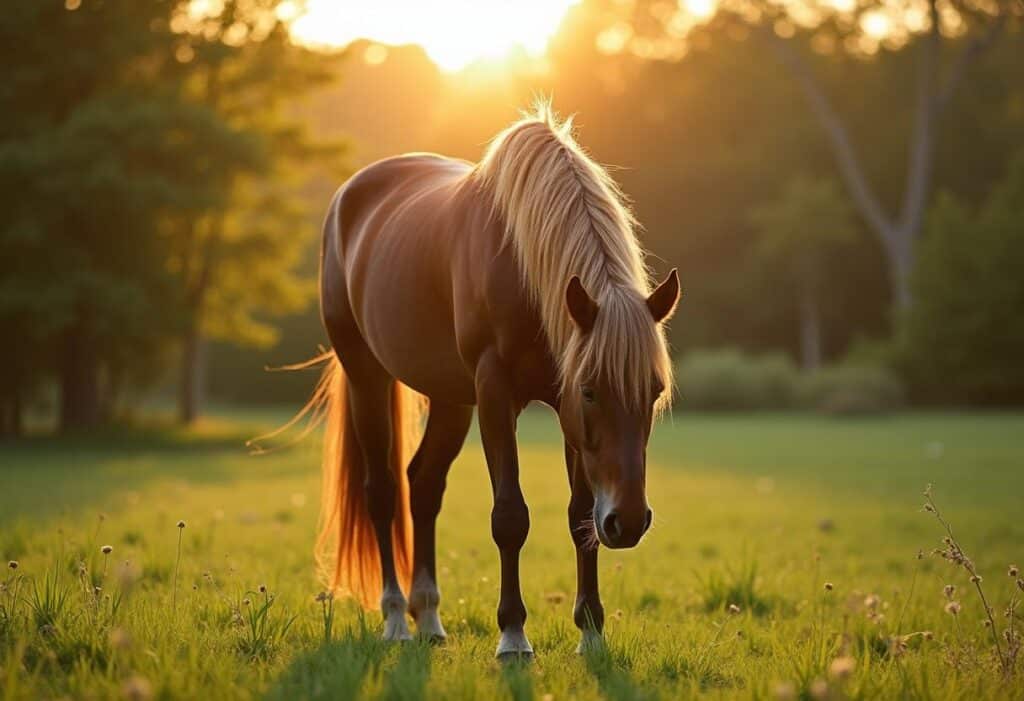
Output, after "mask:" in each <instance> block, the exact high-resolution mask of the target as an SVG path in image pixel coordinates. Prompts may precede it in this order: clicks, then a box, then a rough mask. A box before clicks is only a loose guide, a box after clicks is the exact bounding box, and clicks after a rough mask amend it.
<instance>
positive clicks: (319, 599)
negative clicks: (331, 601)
mask: <svg viewBox="0 0 1024 701" xmlns="http://www.w3.org/2000/svg"><path fill="white" fill-rule="evenodd" d="M316 601H317V603H323V602H325V601H327V592H325V591H322V592H320V593H319V594H317V595H316Z"/></svg>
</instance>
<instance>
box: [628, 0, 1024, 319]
mask: <svg viewBox="0 0 1024 701" xmlns="http://www.w3.org/2000/svg"><path fill="white" fill-rule="evenodd" d="M613 6H614V3H613ZM689 6H690V5H688V4H686V3H683V4H681V5H680V6H679V8H678V9H673V8H671V6H669V5H667V4H666V3H661V2H657V1H655V0H651V1H649V2H646V3H639V4H637V5H635V6H633V7H632V9H631V10H629V12H630V15H629V17H628V19H629V22H630V24H628V25H627V26H626V27H625V28H623V27H622V25H621V22H622V21H623V19H622V17H621V11H620V12H618V13H614V12H613V13H611V14H612V16H616V15H618V16H619V20H618V21H619V24H613V25H612V27H611V28H610V29H609V31H613V32H614V31H618V32H620V33H623V35H624V36H625V37H626V38H625V40H623V41H622V46H623V47H624V48H625V47H628V46H629V40H630V37H631V36H633V35H635V37H637V39H638V40H640V41H643V42H645V43H641V44H640V46H642V47H643V48H644V53H646V54H647V55H649V56H651V57H665V58H675V57H677V56H679V55H680V53H681V51H682V49H681V48H680V46H681V45H682V44H684V42H685V39H686V35H687V34H688V32H689V30H690V28H691V27H693V26H694V24H696V23H698V22H699V21H700V19H699V18H697V17H695V16H694V13H693V12H692V11H691V10H688V9H687V8H688V7H689ZM694 6H700V7H706V5H704V4H697V3H695V4H694ZM712 8H714V6H712ZM1022 16H1024V2H1021V0H992V1H991V2H982V1H981V0H954V1H953V2H949V3H946V4H941V5H940V2H939V0H902V2H899V3H895V4H894V3H887V2H881V1H871V0H869V1H868V2H863V3H854V2H851V3H836V2H826V1H824V0H797V1H796V2H788V3H778V2H774V1H772V0H722V2H720V3H719V4H718V7H717V12H716V14H715V16H714V18H713V20H712V21H716V22H724V23H729V24H734V25H736V26H738V27H740V28H741V29H740V31H747V28H752V31H753V36H754V37H756V38H757V39H758V40H759V41H760V42H762V44H763V45H764V46H765V47H767V48H768V49H769V50H770V51H771V52H772V53H773V55H774V56H775V57H776V58H777V59H778V61H779V63H780V65H781V66H783V67H784V68H785V69H786V70H787V71H788V72H789V73H790V75H791V76H792V77H793V78H794V80H795V81H796V82H797V84H798V85H799V86H800V88H801V91H802V92H803V94H804V97H805V98H806V100H807V102H808V104H809V106H810V109H811V111H812V112H813V114H814V116H815V118H816V119H817V121H818V123H819V124H820V126H821V128H822V129H823V131H824V133H825V134H826V135H827V137H828V141H829V144H830V146H831V148H832V152H833V155H834V157H835V160H836V163H837V166H838V169H839V173H840V175H841V177H842V180H843V183H844V184H845V186H846V189H847V192H848V193H849V195H850V199H851V200H852V201H853V203H854V205H855V206H856V208H857V211H858V213H859V214H860V215H861V217H862V218H863V219H864V221H865V222H866V223H867V225H868V226H869V227H870V229H871V230H872V232H874V234H875V235H876V236H877V237H878V239H879V241H880V242H881V244H882V246H883V249H884V251H885V253H886V259H887V261H888V265H889V276H890V280H891V286H892V295H893V300H894V302H895V304H896V306H897V308H898V309H901V310H905V309H907V308H909V307H910V305H911V288H910V284H909V279H910V272H911V270H912V269H913V265H914V248H915V244H916V242H917V239H918V236H919V233H920V230H921V225H922V219H923V216H924V212H925V210H926V208H927V205H928V196H929V192H930V188H931V184H932V176H933V171H934V161H935V149H936V139H937V134H938V128H939V123H940V121H941V119H942V117H943V116H944V114H945V113H946V112H947V111H948V109H949V106H950V104H951V102H952V101H953V98H954V96H955V94H956V92H957V90H958V88H959V87H960V85H961V83H962V82H963V80H964V78H965V76H966V75H967V74H968V72H969V71H970V69H971V68H972V66H973V65H974V64H975V63H976V62H977V61H978V59H979V58H980V57H981V56H982V55H983V54H984V53H985V52H986V51H988V49H989V48H990V47H991V46H992V45H993V44H994V43H995V42H996V41H997V39H998V38H999V37H1000V35H1002V34H1003V33H1004V30H1005V28H1006V25H1007V24H1008V22H1009V21H1010V19H1011V18H1016V19H1019V18H1020V17H1022ZM652 37H653V38H652ZM637 39H634V41H636V40H637ZM880 45H882V46H884V47H886V48H890V49H899V48H902V47H904V46H910V47H912V48H914V49H916V51H917V53H918V57H917V75H916V80H915V83H916V84H915V86H914V88H913V99H914V109H913V118H912V121H913V124H912V128H911V132H910V141H909V148H908V150H907V156H906V166H905V173H904V187H903V195H902V198H901V199H900V202H899V204H898V206H897V207H896V210H895V213H893V212H891V211H887V208H886V206H885V205H884V204H883V202H884V200H883V198H882V197H881V196H880V194H879V192H878V190H877V189H876V188H875V187H874V186H873V185H872V184H871V183H870V182H869V180H868V177H867V175H866V173H865V169H864V166H863V161H862V157H861V153H860V152H859V151H858V149H857V147H856V146H855V144H854V142H853V139H852V138H851V136H850V132H849V129H848V127H847V124H846V122H845V120H844V119H843V117H842V115H841V114H840V112H839V110H838V109H837V108H836V107H835V99H834V96H832V95H830V94H829V93H828V92H827V91H826V90H825V88H824V87H823V83H822V80H821V78H820V74H819V71H817V70H816V67H815V62H814V60H813V59H812V58H811V56H813V55H814V53H815V52H817V53H829V52H833V51H837V50H841V51H847V52H851V53H854V54H862V55H871V54H873V53H874V52H876V51H877V50H878V48H879V46H880ZM947 58H950V60H949V61H948V63H949V64H950V65H949V66H948V67H946V66H943V65H942V64H943V63H944V59H947Z"/></svg>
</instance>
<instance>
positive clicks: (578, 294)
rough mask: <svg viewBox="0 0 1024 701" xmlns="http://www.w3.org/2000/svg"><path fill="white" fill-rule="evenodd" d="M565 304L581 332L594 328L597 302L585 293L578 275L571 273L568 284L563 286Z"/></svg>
mask: <svg viewBox="0 0 1024 701" xmlns="http://www.w3.org/2000/svg"><path fill="white" fill-rule="evenodd" d="M565 306H566V307H568V309H569V316H571V317H572V320H573V321H575V322H576V325H577V326H579V327H580V330H581V331H582V332H583V333H587V332H588V331H590V329H592V328H594V321H595V320H596V319H597V309H598V307H597V302H595V301H594V300H593V299H591V298H590V295H589V294H587V291H586V289H584V287H583V283H582V282H580V278H579V276H578V275H573V276H572V280H570V281H569V286H568V287H566V288H565Z"/></svg>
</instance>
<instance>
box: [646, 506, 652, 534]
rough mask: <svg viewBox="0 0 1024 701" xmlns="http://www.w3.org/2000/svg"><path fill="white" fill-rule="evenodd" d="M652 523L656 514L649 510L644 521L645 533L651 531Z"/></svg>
mask: <svg viewBox="0 0 1024 701" xmlns="http://www.w3.org/2000/svg"><path fill="white" fill-rule="evenodd" d="M652 521H654V512H653V511H651V510H650V509H647V517H646V518H645V519H644V533H646V532H647V531H648V529H650V527H651V522H652Z"/></svg>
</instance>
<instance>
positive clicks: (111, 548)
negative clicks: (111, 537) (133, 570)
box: [100, 545, 114, 555]
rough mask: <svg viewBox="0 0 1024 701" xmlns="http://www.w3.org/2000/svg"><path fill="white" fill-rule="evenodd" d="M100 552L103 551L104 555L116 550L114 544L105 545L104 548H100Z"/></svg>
mask: <svg viewBox="0 0 1024 701" xmlns="http://www.w3.org/2000/svg"><path fill="white" fill-rule="evenodd" d="M100 552H101V553H103V554H104V555H109V554H110V553H112V552H114V546H113V545H104V546H103V547H102V548H100Z"/></svg>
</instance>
